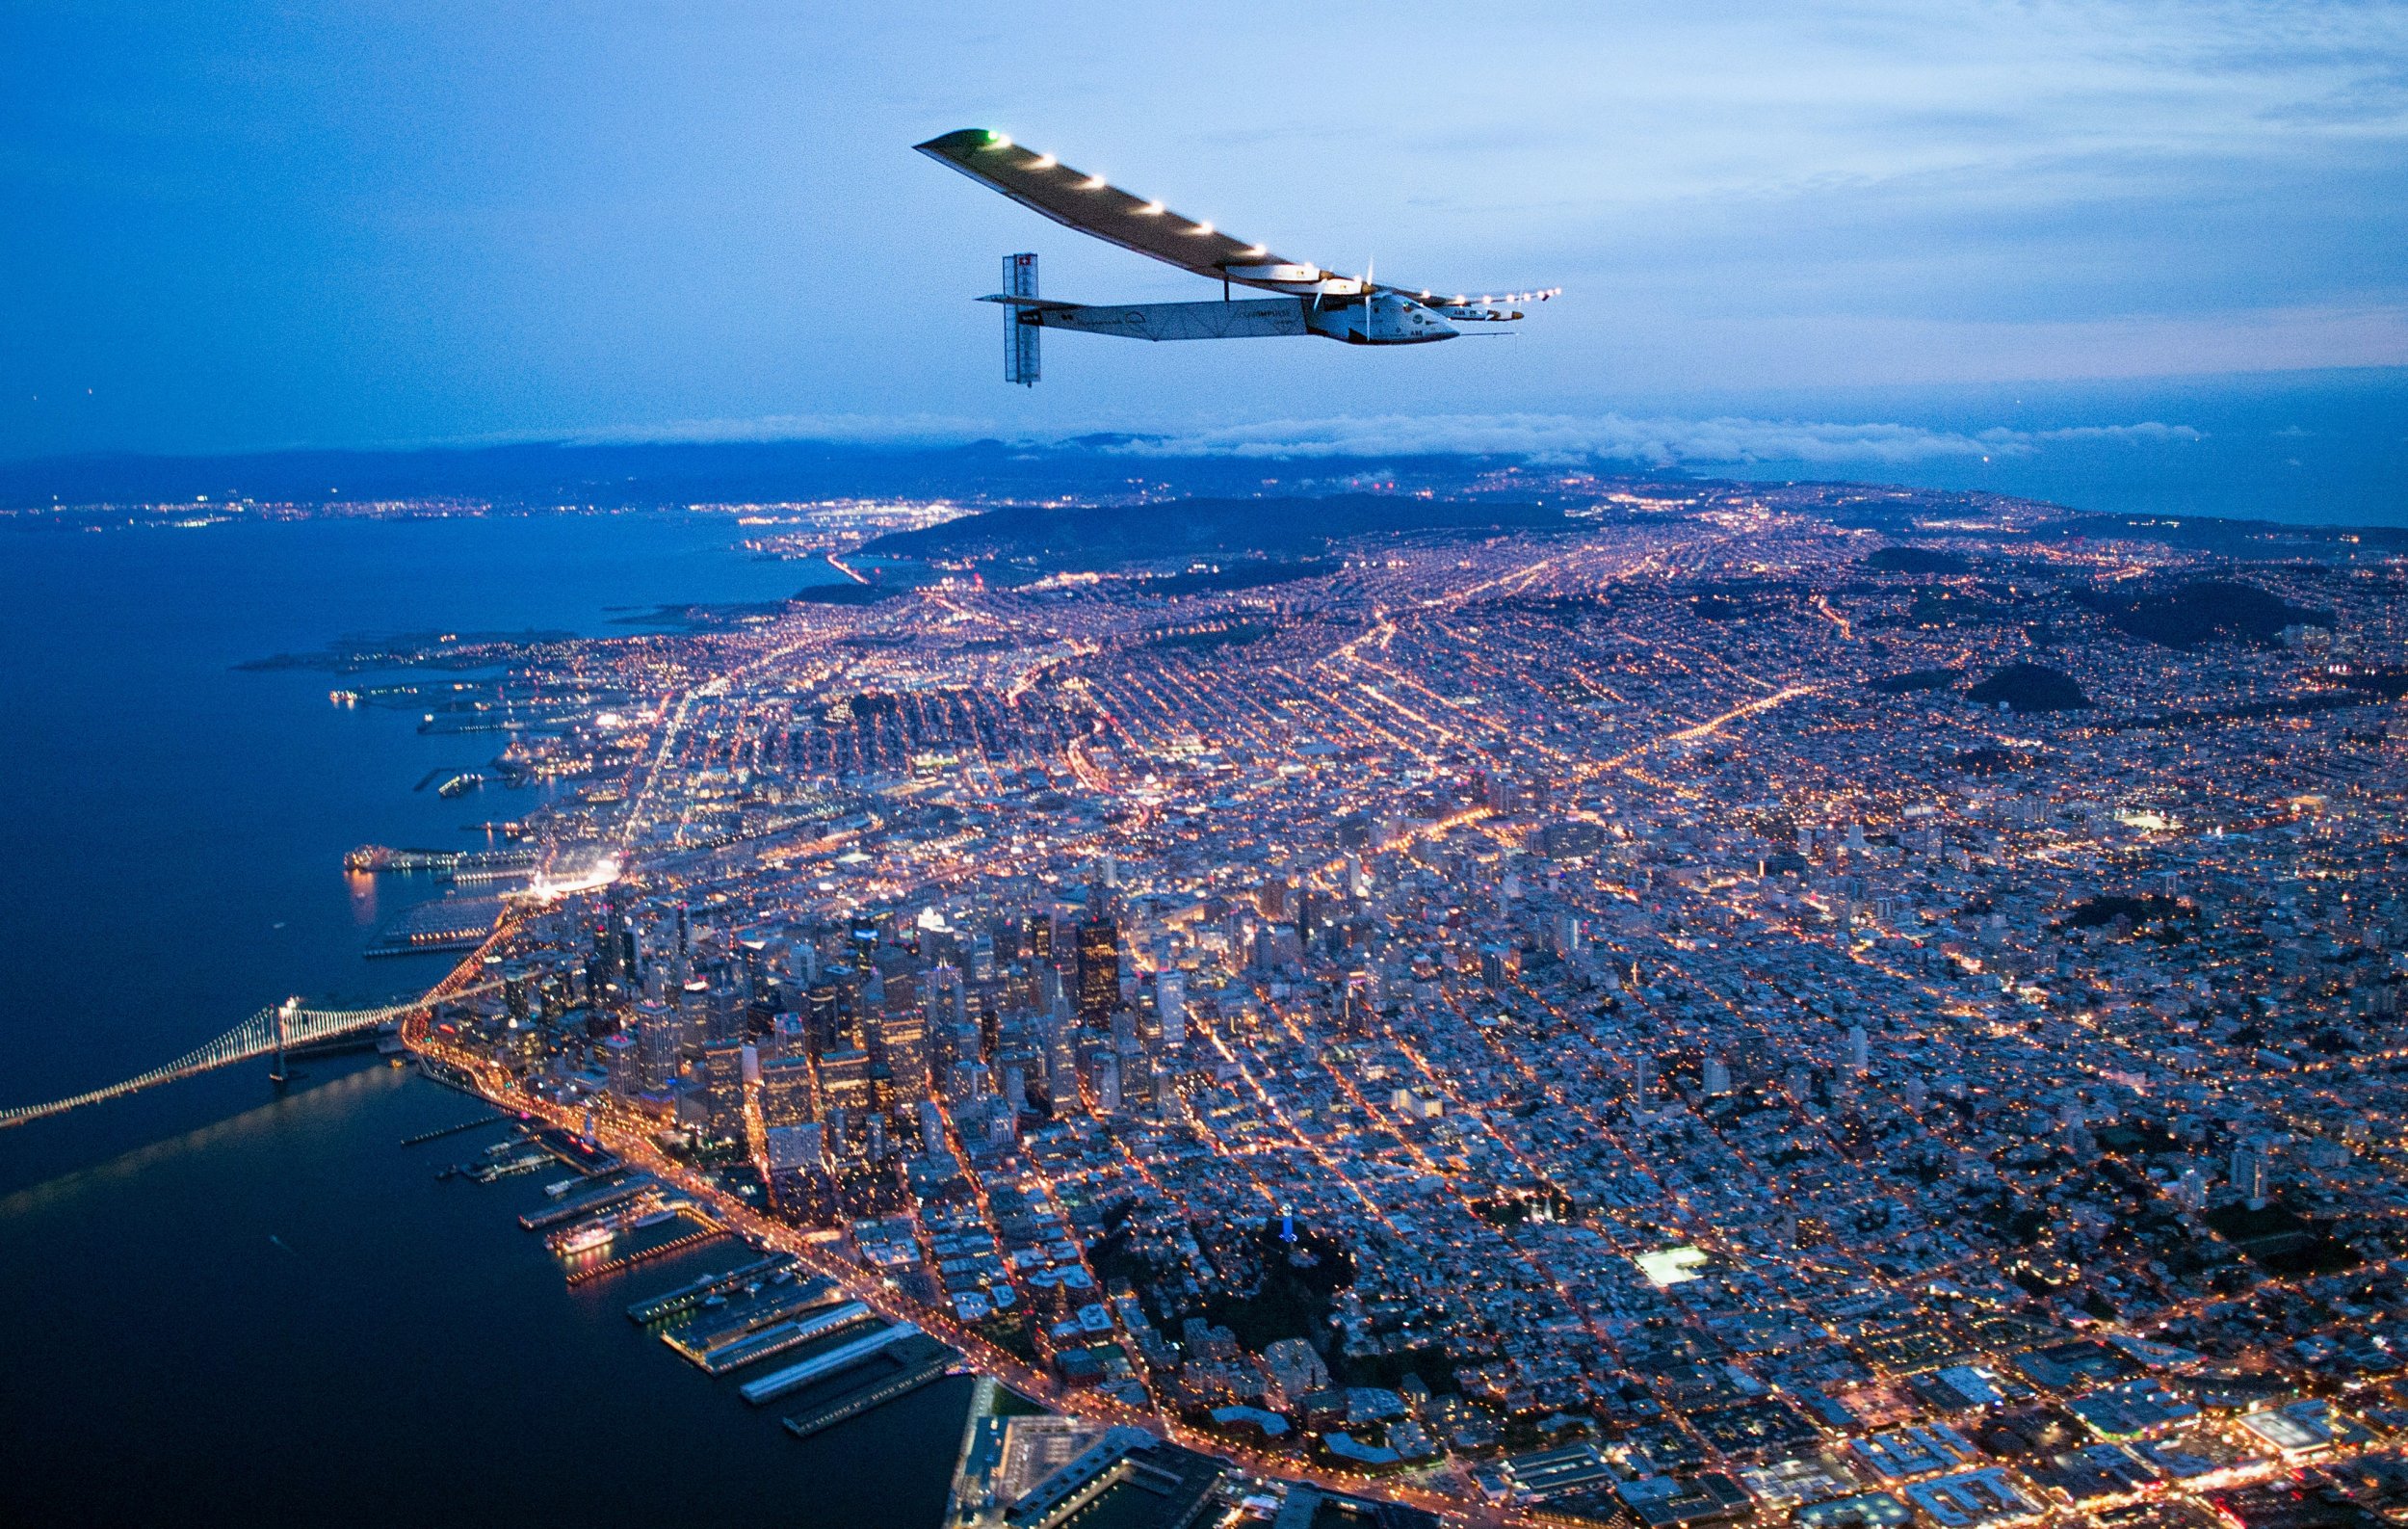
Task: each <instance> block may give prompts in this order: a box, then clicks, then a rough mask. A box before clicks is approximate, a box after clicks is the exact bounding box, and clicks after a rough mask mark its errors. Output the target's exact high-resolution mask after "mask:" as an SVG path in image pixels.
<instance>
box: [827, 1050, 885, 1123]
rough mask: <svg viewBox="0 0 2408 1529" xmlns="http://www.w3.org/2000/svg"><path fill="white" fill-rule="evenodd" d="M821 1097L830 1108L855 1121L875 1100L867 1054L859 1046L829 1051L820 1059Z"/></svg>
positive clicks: (868, 1055) (865, 1112)
mask: <svg viewBox="0 0 2408 1529" xmlns="http://www.w3.org/2000/svg"><path fill="white" fill-rule="evenodd" d="M820 1096H821V1098H822V1099H824V1101H825V1102H826V1103H827V1104H828V1105H829V1106H830V1107H831V1108H841V1109H843V1110H844V1111H845V1112H846V1113H847V1114H848V1115H851V1116H853V1117H855V1118H858V1117H860V1116H862V1115H865V1114H867V1113H868V1112H869V1111H870V1109H871V1108H872V1107H873V1105H874V1104H875V1103H876V1100H875V1099H874V1098H873V1096H872V1094H871V1088H870V1054H869V1053H868V1052H867V1051H864V1050H862V1049H861V1048H860V1047H858V1046H848V1047H846V1048H845V1049H844V1050H842V1051H830V1052H827V1053H826V1054H825V1055H824V1056H822V1057H821V1058H820Z"/></svg>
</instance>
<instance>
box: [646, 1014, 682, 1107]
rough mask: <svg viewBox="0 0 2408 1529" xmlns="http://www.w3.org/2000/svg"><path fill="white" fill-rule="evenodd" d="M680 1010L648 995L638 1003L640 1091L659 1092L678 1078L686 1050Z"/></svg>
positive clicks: (663, 1090)
mask: <svg viewBox="0 0 2408 1529" xmlns="http://www.w3.org/2000/svg"><path fill="white" fill-rule="evenodd" d="M679 1031H680V1026H679V1024H678V1022H677V1012H676V1011H675V1010H673V1009H671V1008H669V1006H668V1005H667V1004H665V1003H662V1002H660V1001H659V1000H658V999H654V998H646V999H643V1000H642V1001H641V1002H640V1003H638V1004H637V1005H636V1079H637V1083H636V1086H637V1088H638V1090H639V1091H641V1092H643V1093H649V1094H659V1093H663V1092H665V1091H667V1088H668V1086H669V1085H670V1084H671V1083H674V1082H675V1081H676V1080H677V1065H678V1055H679V1053H680V1052H681V1051H682V1050H683V1049H684V1041H685V1038H684V1037H683V1036H682V1035H681V1034H680V1033H679Z"/></svg>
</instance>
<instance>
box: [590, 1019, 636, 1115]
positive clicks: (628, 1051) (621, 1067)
mask: <svg viewBox="0 0 2408 1529" xmlns="http://www.w3.org/2000/svg"><path fill="white" fill-rule="evenodd" d="M593 1049H594V1053H595V1055H597V1056H598V1057H600V1058H601V1061H602V1071H603V1075H604V1076H605V1077H607V1078H609V1079H610V1082H609V1084H608V1085H607V1086H608V1087H609V1089H610V1091H611V1093H612V1094H615V1095H616V1096H617V1097H619V1098H622V1099H627V1098H633V1097H634V1096H635V1095H637V1094H641V1093H642V1092H643V1071H642V1063H641V1055H640V1053H639V1052H638V1051H637V1049H636V1038H635V1037H634V1036H631V1035H627V1034H624V1033H621V1034H619V1035H615V1036H604V1037H603V1038H602V1040H601V1041H600V1042H599V1043H598V1044H596V1045H595V1046H594V1048H593Z"/></svg>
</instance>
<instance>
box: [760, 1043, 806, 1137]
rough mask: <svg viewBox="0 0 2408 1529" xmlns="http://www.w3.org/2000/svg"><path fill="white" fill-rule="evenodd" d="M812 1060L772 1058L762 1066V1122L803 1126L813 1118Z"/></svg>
mask: <svg viewBox="0 0 2408 1529" xmlns="http://www.w3.org/2000/svg"><path fill="white" fill-rule="evenodd" d="M811 1087H812V1086H811V1059H810V1058H809V1057H806V1056H791V1057H772V1058H769V1059H767V1060H765V1061H764V1062H763V1063H762V1064H761V1123H762V1124H764V1125H804V1124H808V1123H809V1122H810V1120H811V1119H812V1117H813V1115H814V1113H815V1112H814V1111H813V1109H812V1105H811Z"/></svg>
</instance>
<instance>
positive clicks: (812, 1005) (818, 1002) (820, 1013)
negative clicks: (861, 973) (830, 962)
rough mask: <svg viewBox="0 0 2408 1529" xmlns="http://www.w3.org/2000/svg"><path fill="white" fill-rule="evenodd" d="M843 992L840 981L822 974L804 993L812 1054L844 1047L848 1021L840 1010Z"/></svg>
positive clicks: (805, 1025)
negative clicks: (845, 1026) (833, 980)
mask: <svg viewBox="0 0 2408 1529" xmlns="http://www.w3.org/2000/svg"><path fill="white" fill-rule="evenodd" d="M841 999H842V994H841V993H840V992H839V990H838V989H837V987H836V984H835V983H833V982H831V981H828V980H827V979H825V978H822V979H821V980H820V981H819V982H816V983H814V984H812V985H811V988H810V990H809V991H807V992H805V993H804V994H803V995H802V1033H803V1035H804V1036H805V1037H806V1038H808V1040H809V1041H810V1045H811V1054H812V1055H813V1056H815V1057H816V1056H818V1055H819V1054H820V1053H822V1052H824V1051H836V1050H841V1049H843V1046H844V1043H845V1041H844V1021H843V1017H842V1015H841V1014H840V1012H839V1011H840V1004H841Z"/></svg>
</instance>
